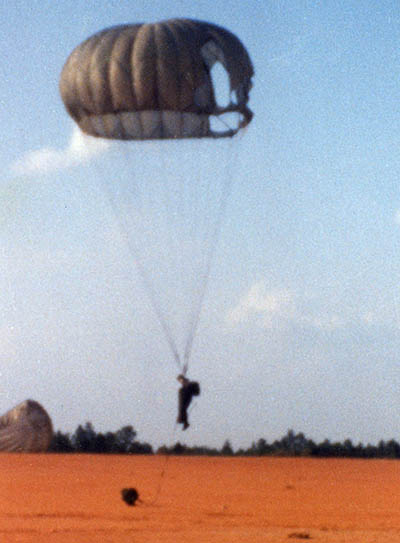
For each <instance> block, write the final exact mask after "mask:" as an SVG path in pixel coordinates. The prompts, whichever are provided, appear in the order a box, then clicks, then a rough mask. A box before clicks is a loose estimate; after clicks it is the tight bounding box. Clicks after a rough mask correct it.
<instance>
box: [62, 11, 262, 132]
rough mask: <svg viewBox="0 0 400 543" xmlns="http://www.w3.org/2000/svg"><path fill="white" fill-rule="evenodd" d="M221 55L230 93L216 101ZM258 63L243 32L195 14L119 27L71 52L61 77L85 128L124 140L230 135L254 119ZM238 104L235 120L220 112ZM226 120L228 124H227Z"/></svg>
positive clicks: (69, 105) (68, 105) (71, 106)
mask: <svg viewBox="0 0 400 543" xmlns="http://www.w3.org/2000/svg"><path fill="white" fill-rule="evenodd" d="M216 62H220V63H221V64H222V65H223V67H224V68H225V70H226V72H227V74H228V77H229V86H230V95H231V100H230V103H228V104H227V105H225V106H219V105H218V104H217V102H216V97H215V92H214V87H213V82H212V77H211V69H212V67H213V65H214V64H215V63H216ZM252 75H253V67H252V63H251V60H250V57H249V55H248V53H247V51H246V49H245V47H244V46H243V45H242V43H241V42H240V40H239V39H238V38H237V37H236V36H234V35H233V34H232V33H231V32H229V31H228V30H225V29H224V28H221V27H219V26H217V25H214V24H210V23H206V22H202V21H194V20H190V19H171V20H168V21H163V22H160V23H155V24H132V25H122V26H116V27H112V28H109V29H106V30H103V31H101V32H99V33H97V34H95V35H94V36H92V37H90V38H88V39H87V40H86V41H84V42H83V43H82V44H81V45H79V46H78V47H77V48H76V49H75V50H74V51H73V52H72V53H71V55H70V57H69V58H68V60H67V62H66V63H65V66H64V68H63V71H62V74H61V79H60V92H61V97H62V99H63V102H64V104H65V107H66V108H67V110H68V112H69V114H70V115H71V117H72V118H73V119H74V120H75V121H76V123H77V124H78V125H79V127H80V128H81V130H82V131H83V132H85V133H86V134H89V135H92V136H97V137H102V138H111V139H120V140H147V139H170V138H171V139H175V138H176V139H179V138H204V137H216V138H218V137H231V136H234V135H235V134H236V133H237V132H238V131H239V130H240V129H241V128H243V127H245V126H246V125H247V124H248V123H249V122H250V121H251V119H252V116H253V114H252V112H251V111H250V109H249V108H248V106H247V102H248V97H249V91H250V88H251V78H252ZM231 112H236V113H237V114H238V120H237V123H236V126H234V127H232V128H230V127H227V126H224V128H223V129H222V130H221V131H217V130H215V129H213V126H214V124H213V123H212V122H211V121H212V120H213V119H216V118H222V116H223V115H224V114H226V113H231ZM222 126H223V125H222Z"/></svg>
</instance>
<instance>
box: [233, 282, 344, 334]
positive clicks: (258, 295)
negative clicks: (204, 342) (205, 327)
mask: <svg viewBox="0 0 400 543" xmlns="http://www.w3.org/2000/svg"><path fill="white" fill-rule="evenodd" d="M342 309H343V312H344V314H343V315H342V314H341V315H339V314H338V313H337V311H334V310H330V309H329V308H328V307H326V303H325V302H324V300H320V301H318V300H316V299H315V298H314V297H313V298H310V297H309V296H307V295H306V294H302V295H300V294H298V293H296V292H294V291H292V290H289V289H269V290H268V289H267V286H266V284H265V282H263V281H259V282H257V283H255V284H254V285H252V286H251V287H250V289H249V291H248V292H247V293H246V294H245V295H244V296H243V297H242V298H241V300H240V301H239V303H238V304H237V305H236V307H234V308H233V309H232V310H231V311H230V312H229V313H228V315H227V317H226V320H227V322H228V323H229V324H231V325H238V324H244V323H249V322H251V323H253V324H254V323H255V324H256V325H258V326H260V327H261V328H268V329H271V328H275V329H283V328H285V327H287V326H288V325H289V324H291V323H294V324H297V325H300V326H306V327H310V328H314V329H318V330H325V331H329V330H335V329H338V328H342V327H344V326H346V324H347V323H348V322H349V318H350V317H349V315H348V314H347V310H346V308H345V306H343V307H342ZM346 315H347V317H346Z"/></svg>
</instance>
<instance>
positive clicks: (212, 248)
mask: <svg viewBox="0 0 400 543" xmlns="http://www.w3.org/2000/svg"><path fill="white" fill-rule="evenodd" d="M233 146H234V142H233V141H232V140H231V141H230V143H229V151H230V152H229V156H231V154H232V147H233ZM233 154H234V159H232V160H231V161H228V162H227V164H226V165H225V172H224V175H225V178H224V181H223V183H222V187H221V199H220V202H219V206H218V213H217V217H216V220H215V222H214V226H213V228H212V229H211V230H210V232H209V240H208V241H209V243H207V244H205V246H206V247H207V254H206V261H205V268H204V272H203V274H202V275H201V277H200V282H199V291H198V298H197V304H196V305H195V307H194V309H193V312H192V314H191V318H190V324H189V329H188V335H187V339H186V345H185V349H184V354H183V369H184V374H186V372H187V369H188V367H189V363H190V358H191V354H192V348H193V343H194V339H195V336H196V333H197V329H198V326H199V322H200V315H201V310H202V307H203V304H204V299H205V295H206V291H207V287H208V282H209V278H210V273H211V267H212V264H213V261H214V257H215V253H216V248H217V245H218V241H219V238H220V234H221V229H222V224H223V220H224V217H225V212H226V208H227V205H228V201H229V197H230V195H231V193H232V187H233V183H234V179H235V176H234V173H235V172H234V171H233V169H234V168H233V165H234V164H236V163H237V156H238V145H237V144H236V146H235V152H234V153H233Z"/></svg>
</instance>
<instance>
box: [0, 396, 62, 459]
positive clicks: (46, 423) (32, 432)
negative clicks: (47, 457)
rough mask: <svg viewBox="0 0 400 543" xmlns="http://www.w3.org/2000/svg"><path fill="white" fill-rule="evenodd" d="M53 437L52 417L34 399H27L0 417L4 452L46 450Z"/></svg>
mask: <svg viewBox="0 0 400 543" xmlns="http://www.w3.org/2000/svg"><path fill="white" fill-rule="evenodd" d="M52 437H53V425H52V423H51V419H50V417H49V415H48V414H47V412H46V410H45V409H44V408H43V407H42V406H41V405H40V404H39V403H38V402H35V401H34V400H25V401H24V402H22V403H20V404H19V405H17V406H16V407H14V408H13V409H11V410H10V411H7V413H5V414H4V415H3V416H2V417H0V451H2V452H45V451H47V449H48V448H49V445H50V442H51V439H52Z"/></svg>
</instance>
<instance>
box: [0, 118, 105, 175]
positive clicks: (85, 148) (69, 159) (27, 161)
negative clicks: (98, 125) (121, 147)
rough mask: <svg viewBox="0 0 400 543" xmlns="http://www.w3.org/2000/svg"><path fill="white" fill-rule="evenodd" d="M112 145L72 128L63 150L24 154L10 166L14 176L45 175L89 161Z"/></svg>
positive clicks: (52, 149) (42, 150) (44, 150)
mask: <svg viewBox="0 0 400 543" xmlns="http://www.w3.org/2000/svg"><path fill="white" fill-rule="evenodd" d="M111 145H112V142H111V141H109V140H104V139H101V138H93V137H90V136H86V135H85V134H83V133H82V132H81V131H80V130H79V128H78V127H76V126H75V127H74V130H73V132H72V135H71V139H70V141H69V143H68V145H67V147H65V149H55V148H53V147H45V148H43V149H38V150H36V151H30V152H28V153H26V154H25V155H24V156H23V157H22V158H21V159H20V160H18V161H17V162H15V163H14V164H13V165H12V166H11V170H12V172H13V173H14V174H16V175H31V174H35V173H41V174H47V173H50V172H54V171H57V170H64V169H66V168H69V167H71V166H76V165H77V164H81V163H82V162H87V161H89V160H90V159H91V158H92V157H93V156H95V155H98V154H100V153H103V152H104V151H106V150H107V149H109V147H110V146H111Z"/></svg>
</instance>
